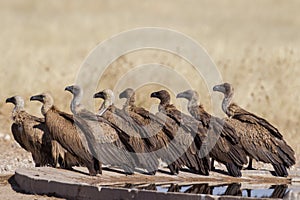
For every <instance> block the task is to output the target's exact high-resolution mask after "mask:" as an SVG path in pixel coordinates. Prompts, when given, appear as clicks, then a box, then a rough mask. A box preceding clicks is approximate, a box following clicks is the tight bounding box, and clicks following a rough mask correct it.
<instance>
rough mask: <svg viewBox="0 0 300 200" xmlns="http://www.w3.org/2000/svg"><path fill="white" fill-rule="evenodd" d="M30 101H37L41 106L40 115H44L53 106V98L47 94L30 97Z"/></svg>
mask: <svg viewBox="0 0 300 200" xmlns="http://www.w3.org/2000/svg"><path fill="white" fill-rule="evenodd" d="M30 101H39V102H41V103H42V104H43V107H42V113H43V114H45V113H46V112H47V111H48V110H49V109H50V108H51V107H52V106H53V98H52V96H51V95H50V94H49V93H42V94H39V95H35V96H32V97H30Z"/></svg>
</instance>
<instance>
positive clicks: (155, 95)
mask: <svg viewBox="0 0 300 200" xmlns="http://www.w3.org/2000/svg"><path fill="white" fill-rule="evenodd" d="M150 97H152V98H158V93H157V92H152V93H151V95H150Z"/></svg>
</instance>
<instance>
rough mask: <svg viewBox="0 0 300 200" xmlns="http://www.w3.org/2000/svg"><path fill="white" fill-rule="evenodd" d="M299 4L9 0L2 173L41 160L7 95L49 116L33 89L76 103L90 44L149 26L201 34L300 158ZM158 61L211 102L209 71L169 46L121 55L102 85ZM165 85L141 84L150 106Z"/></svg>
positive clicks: (1, 23) (1, 65)
mask: <svg viewBox="0 0 300 200" xmlns="http://www.w3.org/2000/svg"><path fill="white" fill-rule="evenodd" d="M299 6H300V2H299V1H297V0H291V1H289V2H285V1H282V0H280V1H277V0H263V1H261V0H254V1H240V0H221V1H218V0H213V1H211V0H209V1H207V0H202V1H198V0H191V1H188V2H186V1H184V0H176V1H174V0H166V1H158V0H157V1H156V0H154V1H139V0H132V1H126V0H120V1H104V0H102V1H94V0H79V1H76V2H75V1H70V0H66V1H63V2H60V1H51V0H49V1H47V2H45V1H38V0H28V1H20V0H11V1H1V2H0V27H1V31H0V44H1V45H0V53H1V58H0V71H1V73H0V80H1V82H0V91H1V92H0V152H1V153H0V173H1V175H6V174H12V173H13V171H14V169H15V168H17V167H33V163H32V160H31V158H30V155H29V154H28V153H26V152H25V151H24V150H22V149H20V148H19V147H18V146H17V145H16V144H15V143H14V142H13V141H12V135H11V133H10V124H11V120H10V115H11V110H12V106H11V105H6V104H5V103H4V102H5V99H6V98H7V97H10V96H12V95H16V94H19V95H22V96H24V97H25V99H26V109H27V110H28V111H29V112H30V113H32V114H34V115H39V116H41V114H40V105H39V104H37V103H29V97H30V96H31V95H33V94H37V93H40V92H44V91H50V92H51V93H52V94H53V96H54V99H55V103H56V105H57V106H58V107H59V108H61V109H62V110H65V111H68V112H70V111H69V103H70V99H71V96H70V95H68V94H66V93H65V92H64V91H63V89H64V87H65V86H66V85H69V84H72V83H73V82H74V80H75V78H76V74H77V73H78V70H79V69H80V65H81V63H82V62H83V60H84V58H85V57H86V56H87V55H88V54H89V52H90V51H91V50H92V49H93V48H94V47H95V46H96V45H97V44H98V43H100V42H101V41H104V40H106V39H107V38H109V37H111V36H112V35H114V34H118V33H120V32H121V31H125V30H129V29H133V28H137V27H144V26H155V27H166V28H170V29H174V30H176V31H179V32H182V33H184V34H186V35H188V36H189V37H192V38H193V39H194V40H196V41H197V42H199V43H200V44H201V45H202V46H203V47H204V48H205V49H206V50H207V52H208V53H209V55H210V56H211V58H212V59H213V60H214V62H215V63H216V65H217V67H218V69H219V71H220V73H221V74H222V76H223V80H224V81H228V82H230V83H232V84H233V85H234V86H235V92H236V94H235V101H236V102H238V103H239V104H240V105H241V106H243V107H244V108H246V109H247V110H250V111H252V112H254V113H256V114H258V115H260V116H262V117H265V118H267V119H268V120H269V121H270V122H271V123H273V124H274V125H275V126H276V127H278V128H279V130H280V131H281V132H282V134H283V136H284V138H285V139H286V141H287V142H288V143H289V144H290V145H291V146H292V147H293V149H294V150H295V152H296V157H297V160H299V159H300V157H299V155H300V138H299V133H298V129H299V127H300V122H299V119H300V107H299V106H297V105H298V103H299V100H300V95H299V90H300V79H299V76H300V57H299V55H300V49H299V47H300V38H299V27H300V15H299V12H298V8H299ZM149 62H157V63H161V64H164V65H167V66H169V67H171V68H172V69H173V70H175V71H176V72H178V73H179V74H182V75H183V76H184V77H185V78H187V79H188V80H190V84H191V85H192V87H193V89H196V90H198V91H200V95H201V102H202V103H203V104H204V105H205V106H206V107H207V110H208V111H211V109H212V108H211V105H210V101H209V100H210V96H209V94H208V93H207V88H206V87H205V84H204V82H203V80H198V79H195V78H194V76H193V73H192V72H193V71H192V70H190V69H191V67H192V66H190V64H189V63H187V62H185V61H183V60H182V59H179V58H178V57H176V56H174V55H170V54H168V53H166V52H161V51H149V50H148V51H141V52H133V53H130V54H127V55H124V56H122V57H121V58H119V59H117V60H116V61H115V62H113V63H112V64H111V65H110V67H109V69H108V70H107V71H106V72H105V74H104V75H103V77H101V80H99V86H98V87H97V89H103V88H113V87H114V86H115V84H116V82H117V81H118V79H119V78H120V77H121V76H122V74H124V73H126V72H128V70H130V69H132V68H133V67H134V66H137V65H139V64H143V63H149ZM158 88H159V87H158V85H150V86H149V85H147V86H144V87H141V88H139V90H138V92H137V96H138V103H139V104H140V105H142V106H145V107H146V108H151V105H152V104H154V103H156V102H154V101H152V100H149V93H150V92H151V91H153V90H155V89H158ZM220 99H221V96H220ZM173 102H174V103H175V104H176V103H178V102H176V101H175V100H173ZM121 103H122V102H117V105H118V106H121ZM98 104H99V102H98V101H97V102H95V105H98ZM96 108H97V106H95V109H96ZM219 116H220V117H222V116H224V115H222V114H220V115H219ZM9 138H10V139H9ZM297 165H299V164H297ZM1 180H3V179H1ZM4 180H6V178H4ZM2 182H5V181H2ZM6 183H7V182H6ZM10 188H11V187H10V185H9V184H2V183H1V185H0V198H1V199H11V198H10V197H12V198H13V199H22V198H27V197H28V199H32V198H38V199H39V198H44V197H36V196H27V195H25V196H24V195H21V194H19V193H16V192H14V191H13V190H11V189H10Z"/></svg>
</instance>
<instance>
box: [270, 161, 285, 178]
mask: <svg viewBox="0 0 300 200" xmlns="http://www.w3.org/2000/svg"><path fill="white" fill-rule="evenodd" d="M273 167H274V170H275V174H276V176H281V177H287V176H288V175H289V173H288V172H287V169H286V167H285V166H284V165H283V164H273Z"/></svg>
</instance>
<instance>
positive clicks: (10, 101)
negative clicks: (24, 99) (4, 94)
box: [5, 97, 15, 103]
mask: <svg viewBox="0 0 300 200" xmlns="http://www.w3.org/2000/svg"><path fill="white" fill-rule="evenodd" d="M5 103H15V101H14V98H13V97H10V98H7V99H6V101H5Z"/></svg>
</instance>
